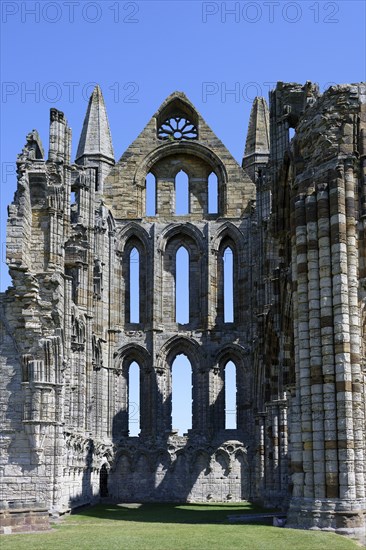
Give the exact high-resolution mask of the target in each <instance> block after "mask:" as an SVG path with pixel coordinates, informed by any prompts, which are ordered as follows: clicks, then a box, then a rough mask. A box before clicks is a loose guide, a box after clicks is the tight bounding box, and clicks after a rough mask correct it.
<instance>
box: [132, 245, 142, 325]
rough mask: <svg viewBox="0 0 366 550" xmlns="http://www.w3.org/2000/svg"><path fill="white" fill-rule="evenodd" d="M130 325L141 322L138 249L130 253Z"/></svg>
mask: <svg viewBox="0 0 366 550" xmlns="http://www.w3.org/2000/svg"><path fill="white" fill-rule="evenodd" d="M129 260H130V277H129V279H130V323H139V322H140V254H139V251H138V250H137V248H136V247H134V248H133V249H132V250H131V252H130V258H129Z"/></svg>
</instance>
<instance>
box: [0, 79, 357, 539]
mask: <svg viewBox="0 0 366 550" xmlns="http://www.w3.org/2000/svg"><path fill="white" fill-rule="evenodd" d="M229 123H230V122H228V124H229ZM70 150H71V130H70V128H69V127H68V125H67V121H66V119H65V117H64V114H63V113H62V112H60V111H58V110H56V109H51V113H50V137H49V152H48V157H47V158H46V157H45V155H44V150H43V146H42V143H41V140H40V137H39V135H38V133H37V131H36V130H33V131H32V132H31V133H29V134H28V135H27V138H26V144H25V147H24V149H23V150H22V152H21V153H20V155H19V156H18V159H17V174H18V183H17V190H16V193H15V196H14V200H13V202H12V204H11V205H10V206H9V209H8V213H9V218H8V230H7V262H8V266H9V269H10V274H11V277H12V286H11V287H9V289H8V290H7V291H6V292H4V293H2V294H0V346H1V351H0V369H1V378H0V380H1V397H0V411H1V430H2V431H1V436H0V448H1V458H0V476H1V479H0V481H1V493H0V494H1V501H2V504H1V510H0V519H1V520H2V525H3V527H2V532H5V533H9V532H15V531H17V530H22V529H24V525H25V524H27V528H28V530H29V525H32V524H33V526H37V522H38V524H42V521H45V518H46V516H48V514H49V513H50V514H53V515H57V514H61V513H64V512H66V511H68V510H70V509H71V508H75V507H78V506H81V505H86V504H90V503H94V502H97V501H98V500H99V499H100V498H102V497H108V498H109V499H114V500H116V501H119V502H123V501H125V502H126V501H130V502H131V501H132V502H139V501H140V502H161V501H170V502H187V501H191V502H210V501H212V502H214V501H220V502H222V501H230V500H231V501H241V500H249V501H253V502H258V503H262V504H264V505H266V506H279V507H282V508H284V509H286V510H287V512H288V522H287V525H288V526H291V527H302V528H319V529H329V530H334V531H336V532H339V533H345V534H351V535H355V536H357V537H358V538H359V539H360V540H364V539H365V532H366V498H365V493H366V485H365V484H366V434H365V432H366V428H365V421H366V399H365V395H366V379H365V375H366V242H365V241H366V85H365V84H352V85H339V86H332V87H331V88H329V89H328V90H327V91H326V92H325V93H323V94H320V93H319V90H318V88H317V86H316V85H313V84H311V83H309V82H307V83H306V84H305V85H299V84H293V83H291V84H290V83H282V82H280V83H278V84H277V87H276V88H275V90H274V91H272V92H271V93H270V105H269V108H268V107H267V103H266V101H265V100H264V99H263V98H256V100H255V101H254V104H253V107H252V112H251V116H250V122H249V128H248V133H247V138H246V145H245V151H244V156H243V162H242V166H240V165H239V164H238V163H237V162H236V161H235V160H234V158H233V157H232V156H231V155H230V153H229V151H228V150H227V149H226V148H225V146H224V145H223V144H222V143H221V141H220V140H219V139H218V138H217V137H216V136H215V135H214V133H213V132H212V130H211V129H210V128H209V126H208V125H207V124H206V122H205V121H204V120H203V119H202V117H201V116H200V114H199V113H198V112H197V110H196V109H195V107H194V106H193V105H192V104H191V103H190V101H189V100H188V99H187V97H186V96H185V95H184V94H183V93H181V92H175V93H173V94H172V95H171V96H169V97H168V98H167V99H166V101H164V103H163V104H162V105H161V107H160V108H159V109H158V111H157V112H156V113H155V114H154V116H153V117H152V118H151V120H150V121H149V122H148V124H147V126H146V127H145V128H144V130H143V131H142V132H141V133H140V135H139V136H138V137H137V139H136V140H135V141H134V142H133V143H132V144H131V145H130V147H129V148H128V149H127V150H126V152H125V153H124V154H123V155H122V156H121V158H120V159H119V160H117V161H116V160H115V157H114V152H113V147H112V139H111V135H110V130H109V124H108V119H107V113H106V108H105V104H104V100H103V97H102V93H101V91H100V89H99V87H97V88H96V89H95V90H94V92H93V94H92V96H91V98H90V101H89V105H88V109H87V113H86V117H85V121H84V126H83V129H82V133H81V137H80V141H79V146H78V150H77V154H76V158H75V160H74V161H72V160H71V158H70ZM181 172H184V173H185V174H186V176H187V181H188V201H187V202H188V204H187V209H186V211H185V212H183V213H182V212H178V209H177V204H176V202H177V201H176V196H177V189H176V184H177V178H178V174H179V173H181ZM212 178H213V179H212ZM210 181H213V185H210V186H209V182H210ZM147 182H149V185H147ZM215 186H216V187H215ZM210 193H211V194H212V193H215V194H216V197H214V200H213V201H212V200H211V199H212V197H209V195H210ZM148 194H150V198H149V201H148V198H147V196H148ZM215 199H217V206H216V207H212V204H214V203H215ZM182 247H183V249H184V250H185V251H186V254H187V256H188V266H189V277H188V279H189V287H188V288H189V289H188V292H187V294H188V296H187V299H188V305H189V308H188V309H189V316H188V318H187V319H186V322H180V321H179V320H178V319H177V315H176V286H177V285H176V281H177V268H176V267H177V254H178V251H179V250H180V249H182ZM227 251H229V252H230V254H231V256H232V276H231V280H230V281H229V282H228V281H227V280H224V279H225V277H226V279H227V276H225V266H224V255H225V253H226V252H227ZM132 255H135V257H138V272H137V281H136V280H135V285H137V287H138V289H139V291H138V308H137V309H138V311H137V314H136V312H134V313H133V311H132V299H133V297H132V293H131V284H132V278H134V277H135V279H136V275H135V273H136V266H134V269H135V271H134V272H132V261H131V257H132ZM228 283H230V284H231V285H232V292H233V296H234V300H233V316H232V318H229V319H228V318H227V316H226V315H225V299H226V298H225V285H226V284H228ZM135 299H136V298H135ZM180 354H184V355H185V356H186V357H187V358H188V359H189V362H190V365H191V373H192V390H191V392H188V394H187V395H186V400H187V402H188V403H191V414H192V427H191V429H189V430H188V431H187V433H185V434H183V435H180V434H178V433H177V431H176V430H175V429H174V425H172V399H173V398H174V395H173V396H172V387H173V384H172V365H173V362H174V360H175V358H176V357H177V356H178V355H180ZM229 362H231V363H233V364H234V365H235V372H236V422H235V428H232V427H230V428H229V427H227V425H226V423H225V413H226V403H225V379H226V367H227V365H228V363H229ZM132 363H134V364H137V365H138V368H139V377H140V384H139V387H140V390H139V391H140V408H139V425H140V433H139V435H138V436H133V435H130V430H131V426H130V420H131V414H130V413H131V411H129V374H130V367H131V365H132ZM173 393H174V392H173Z"/></svg>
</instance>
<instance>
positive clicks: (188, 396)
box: [172, 353, 192, 435]
mask: <svg viewBox="0 0 366 550" xmlns="http://www.w3.org/2000/svg"><path fill="white" fill-rule="evenodd" d="M172 428H173V429H174V430H178V433H179V435H183V434H184V433H185V432H187V430H190V429H191V428H192V366H191V363H190V361H189V359H188V357H187V356H186V355H184V354H182V353H181V354H179V355H176V357H175V359H174V361H173V363H172Z"/></svg>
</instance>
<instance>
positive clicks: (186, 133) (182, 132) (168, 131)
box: [158, 116, 198, 141]
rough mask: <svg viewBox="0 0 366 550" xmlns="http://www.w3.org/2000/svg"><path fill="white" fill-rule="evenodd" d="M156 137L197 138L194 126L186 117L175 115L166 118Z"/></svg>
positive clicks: (172, 138) (168, 138)
mask: <svg viewBox="0 0 366 550" xmlns="http://www.w3.org/2000/svg"><path fill="white" fill-rule="evenodd" d="M158 138H159V139H162V140H174V141H181V140H184V139H187V140H192V139H197V138H198V132H197V128H196V126H195V125H194V124H193V123H192V122H191V121H190V120H188V119H187V118H185V117H182V116H175V117H170V118H167V119H166V120H165V121H164V122H163V123H162V124H161V126H160V127H159V129H158Z"/></svg>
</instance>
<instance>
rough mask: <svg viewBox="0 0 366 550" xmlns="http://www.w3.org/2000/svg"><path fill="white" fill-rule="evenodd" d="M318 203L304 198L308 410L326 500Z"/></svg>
mask: <svg viewBox="0 0 366 550" xmlns="http://www.w3.org/2000/svg"><path fill="white" fill-rule="evenodd" d="M317 216H318V212H317V202H316V194H315V189H313V188H310V189H309V195H308V196H307V198H306V222H307V239H308V243H307V248H308V250H307V259H308V261H307V265H308V301H309V337H310V372H311V410H312V432H313V447H312V450H313V464H314V465H313V469H314V496H315V497H316V498H324V497H325V472H324V458H325V457H324V404H323V376H322V349H321V333H320V331H321V327H320V283H319V251H318V224H317Z"/></svg>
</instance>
